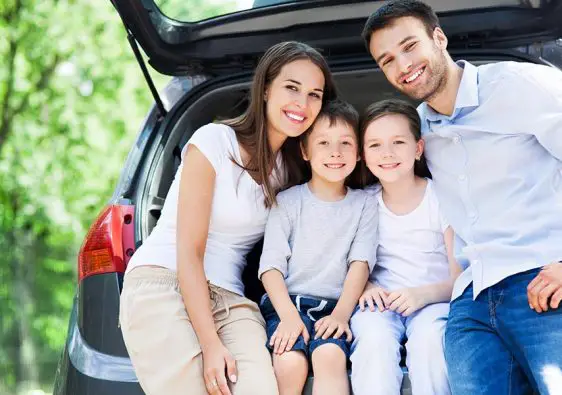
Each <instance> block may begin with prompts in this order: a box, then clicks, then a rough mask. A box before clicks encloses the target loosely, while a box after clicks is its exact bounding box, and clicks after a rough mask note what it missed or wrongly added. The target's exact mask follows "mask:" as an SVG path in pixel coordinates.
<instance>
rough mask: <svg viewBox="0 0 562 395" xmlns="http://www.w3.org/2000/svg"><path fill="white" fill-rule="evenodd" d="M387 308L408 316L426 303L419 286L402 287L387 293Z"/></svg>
mask: <svg viewBox="0 0 562 395" xmlns="http://www.w3.org/2000/svg"><path fill="white" fill-rule="evenodd" d="M388 302H389V304H388V305H387V306H388V309H389V310H392V311H394V312H396V313H398V314H400V315H402V316H404V317H408V316H409V315H411V314H413V313H414V312H416V311H418V310H419V309H421V308H422V307H425V305H426V304H427V303H426V302H425V295H424V293H423V292H422V291H421V290H420V289H419V288H402V289H398V290H396V291H394V292H391V293H390V294H389V295H388Z"/></svg>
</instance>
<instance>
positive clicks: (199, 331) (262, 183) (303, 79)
mask: <svg viewBox="0 0 562 395" xmlns="http://www.w3.org/2000/svg"><path fill="white" fill-rule="evenodd" d="M334 97H335V88H334V84H333V81H332V77H331V74H330V71H329V69H328V66H327V64H326V62H325V60H324V58H323V57H322V56H321V55H320V54H319V53H318V52H317V51H316V50H314V49H312V48H310V47H309V46H307V45H305V44H302V43H297V42H284V43H280V44H277V45H275V46H273V47H271V48H270V49H269V50H268V51H267V52H266V53H265V54H264V55H263V57H262V58H261V60H260V63H259V65H258V66H257V68H256V72H255V76H254V79H253V83H252V89H251V98H250V104H249V107H248V108H247V110H246V111H245V112H244V114H242V115H241V116H240V117H238V118H235V119H232V120H229V121H227V122H224V123H222V124H208V125H206V126H203V127H201V128H200V129H198V130H197V131H196V132H195V133H194V134H193V136H192V137H191V138H190V140H189V141H188V144H186V147H185V148H184V150H183V152H182V158H183V162H182V165H181V166H180V168H179V169H178V172H177V175H176V177H175V179H174V182H173V184H172V186H171V188H170V191H169V192H168V196H167V198H166V203H165V205H164V208H163V210H162V216H161V218H160V220H159V222H158V224H157V225H156V227H155V229H154V230H153V232H152V234H151V235H150V237H148V238H147V240H145V241H144V244H143V245H142V246H141V247H140V248H139V249H138V251H137V252H136V253H135V255H134V256H133V258H132V259H131V261H130V263H129V267H128V268H127V272H126V274H125V280H124V284H123V292H122V294H121V312H120V320H121V327H122V331H123V338H124V340H125V344H126V346H127V350H128V352H129V355H130V357H131V361H132V363H133V366H134V367H135V371H136V374H137V377H138V379H139V383H140V384H141V386H142V388H143V389H144V391H145V392H146V393H147V394H148V395H153V394H166V395H175V394H177V395H180V394H181V395H183V394H194V395H202V394H205V393H209V394H220V395H231V393H232V394H235V395H236V394H241V395H250V394H260V395H262V394H277V385H276V382H275V377H274V374H273V369H272V366H271V358H270V356H269V354H268V352H267V349H266V348H265V347H264V343H265V340H266V337H265V336H266V335H265V329H264V320H263V318H262V316H261V314H260V312H259V308H258V306H257V305H256V304H255V303H254V302H252V301H250V300H249V299H247V298H245V297H244V289H243V284H242V279H241V276H242V270H243V268H244V266H245V264H246V260H245V256H246V254H247V253H248V251H249V250H250V249H251V248H252V247H253V245H254V244H255V243H256V242H257V241H258V240H260V239H261V238H262V236H263V233H264V229H265V222H266V219H267V216H268V212H269V207H271V205H272V204H273V203H274V202H275V193H276V191H277V190H278V189H279V188H282V187H286V186H287V185H288V184H290V183H295V182H298V181H299V180H300V176H301V171H300V169H299V167H298V163H299V152H298V141H297V140H296V139H295V138H296V137H298V136H300V135H301V134H302V133H303V132H304V131H305V130H307V129H308V127H309V126H310V125H311V124H312V123H313V122H314V120H315V119H316V116H317V115H318V113H319V112H320V108H321V107H322V104H323V103H324V102H325V101H327V100H329V99H333V98H334Z"/></svg>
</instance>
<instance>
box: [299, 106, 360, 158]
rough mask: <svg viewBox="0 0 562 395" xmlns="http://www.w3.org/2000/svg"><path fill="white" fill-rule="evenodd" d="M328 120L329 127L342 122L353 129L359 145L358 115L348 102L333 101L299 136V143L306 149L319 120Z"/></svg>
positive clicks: (323, 108) (324, 107)
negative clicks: (309, 137)
mask: <svg viewBox="0 0 562 395" xmlns="http://www.w3.org/2000/svg"><path fill="white" fill-rule="evenodd" d="M326 118H327V119H328V121H329V122H330V127H332V126H334V125H335V124H336V123H337V122H343V123H345V124H346V125H348V126H349V127H350V128H352V129H353V131H354V132H355V137H357V143H358V144H359V113H358V112H357V110H356V109H355V108H354V107H353V106H352V105H351V104H349V103H348V102H346V101H344V100H341V99H335V100H331V101H329V102H327V103H326V104H325V105H324V106H323V107H322V109H321V110H320V113H319V114H318V116H317V117H316V120H315V121H314V122H313V123H312V125H310V127H309V128H308V129H307V130H306V131H305V132H304V133H303V134H302V135H301V142H302V144H303V145H304V146H305V147H306V143H307V140H308V136H310V133H312V130H313V129H314V126H316V124H317V122H318V121H319V120H320V119H326Z"/></svg>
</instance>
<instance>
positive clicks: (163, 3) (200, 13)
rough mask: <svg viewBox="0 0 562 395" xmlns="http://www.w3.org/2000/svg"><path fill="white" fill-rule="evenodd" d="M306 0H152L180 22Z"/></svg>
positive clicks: (167, 14)
mask: <svg viewBox="0 0 562 395" xmlns="http://www.w3.org/2000/svg"><path fill="white" fill-rule="evenodd" d="M298 1H306V0H154V2H155V4H156V5H157V6H158V8H160V11H162V13H164V14H165V15H166V16H168V17H170V18H172V19H176V20H178V21H182V22H197V21H201V20H203V19H208V18H214V17H217V16H220V15H224V14H230V13H232V12H237V11H243V10H249V9H251V8H260V7H267V6H271V5H275V4H283V3H294V2H298Z"/></svg>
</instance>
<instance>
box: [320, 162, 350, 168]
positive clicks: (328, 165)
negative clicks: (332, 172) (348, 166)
mask: <svg viewBox="0 0 562 395" xmlns="http://www.w3.org/2000/svg"><path fill="white" fill-rule="evenodd" d="M324 166H326V167H327V168H328V169H341V168H342V167H344V166H345V163H330V164H328V163H325V164H324Z"/></svg>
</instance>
